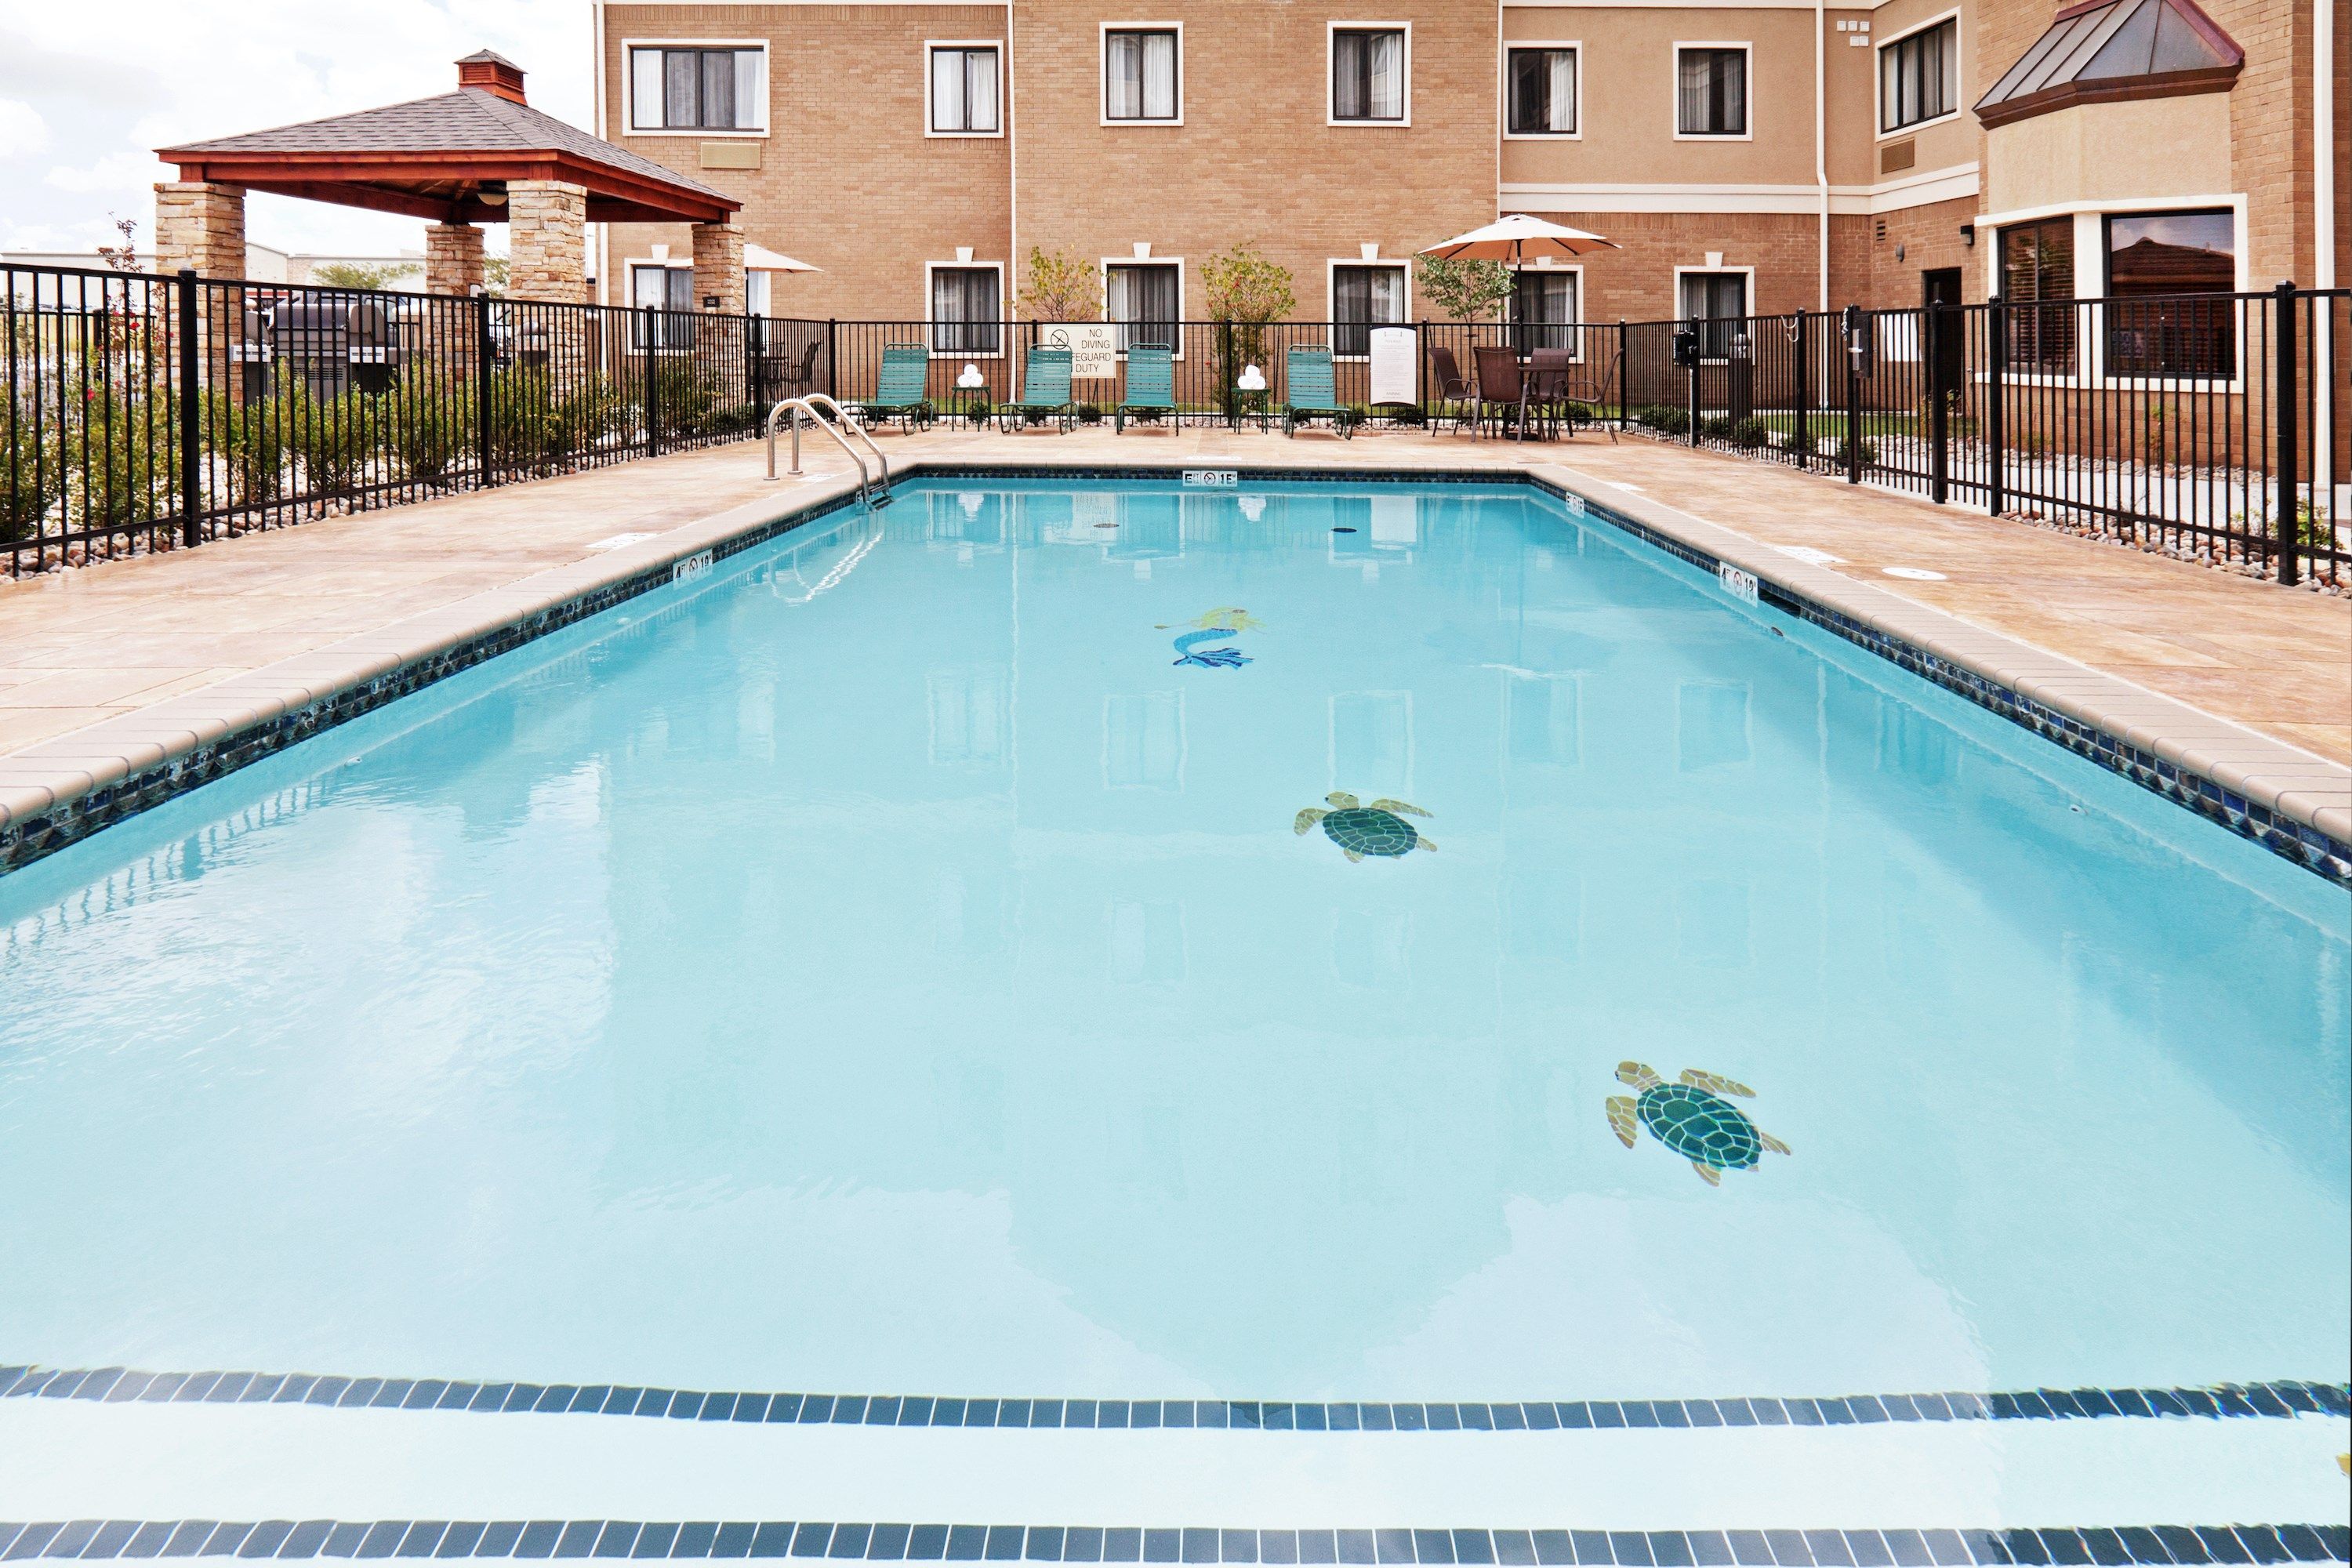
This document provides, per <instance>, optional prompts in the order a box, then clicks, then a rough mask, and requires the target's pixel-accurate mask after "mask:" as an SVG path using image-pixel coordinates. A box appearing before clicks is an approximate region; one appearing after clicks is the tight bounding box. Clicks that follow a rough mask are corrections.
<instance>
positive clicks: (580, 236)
mask: <svg viewBox="0 0 2352 1568" xmlns="http://www.w3.org/2000/svg"><path fill="white" fill-rule="evenodd" d="M507 241H508V245H507V294H508V296H509V298H511V299H516V300H551V301H555V302H558V303H562V304H566V305H582V304H585V303H587V301H588V191H587V188H586V187H585V186H583V185H573V184H565V183H564V182H563V181H561V180H509V181H508V182H507Z"/></svg>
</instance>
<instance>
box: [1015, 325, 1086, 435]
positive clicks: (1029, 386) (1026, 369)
mask: <svg viewBox="0 0 2352 1568" xmlns="http://www.w3.org/2000/svg"><path fill="white" fill-rule="evenodd" d="M1048 414H1050V415H1052V416H1054V422H1055V425H1056V426H1059V427H1060V428H1061V430H1062V431H1063V433H1064V434H1067V433H1068V432H1069V429H1070V427H1071V426H1074V425H1076V423H1077V422H1078V405H1077V404H1076V402H1075V401H1073V400H1072V399H1071V396H1070V351H1069V350H1067V349H1048V348H1038V347H1034V346H1033V347H1032V348H1031V349H1030V351H1029V355H1028V358H1027V359H1026V360H1024V362H1023V363H1022V366H1021V395H1020V396H1019V397H1017V398H1011V399H1008V400H1007V401H1005V402H1003V403H1000V404H998V405H996V419H997V425H998V427H999V428H1000V429H1001V428H1004V427H1006V426H1007V425H1008V423H1009V422H1011V421H1013V420H1020V421H1022V422H1023V423H1028V422H1030V421H1033V420H1039V419H1043V418H1044V417H1045V416H1046V415H1048Z"/></svg>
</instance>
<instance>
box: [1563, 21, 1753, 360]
mask: <svg viewBox="0 0 2352 1568" xmlns="http://www.w3.org/2000/svg"><path fill="white" fill-rule="evenodd" d="M1702 47H1712V46H1702ZM1749 119H1750V120H1751V121H1752V120H1753V119H1754V116H1752V115H1751V116H1750V117H1749ZM1701 140H1702V141H1712V140H1715V138H1712V137H1703V138H1701ZM1724 140H1726V141H1728V140H1729V138H1728V137H1726V138H1724ZM1694 272H1696V273H1701V274H1704V275H1705V276H1706V277H1709V278H1714V277H1719V276H1721V275H1722V274H1724V273H1727V272H1737V273H1739V274H1741V275H1742V276H1744V277H1745V278H1746V279H1747V282H1745V283H1744V284H1742V285H1741V286H1740V288H1741V295H1742V301H1741V302H1742V303H1744V304H1745V305H1747V307H1748V309H1747V310H1746V311H1745V312H1744V314H1745V315H1747V316H1748V318H1750V319H1753V318H1754V317H1755V315H1756V268H1754V267H1753V266H1748V267H1733V266H1730V265H1728V264H1727V265H1725V266H1722V267H1677V268H1675V315H1674V320H1675V325H1676V326H1680V325H1681V324H1682V323H1683V322H1685V321H1688V320H1690V318H1689V317H1687V316H1685V315H1684V314H1683V279H1684V277H1685V275H1686V274H1689V273H1694ZM1576 308H1577V310H1579V311H1582V310H1583V309H1584V302H1583V301H1582V300H1578V301H1577V307H1576ZM1699 363H1702V364H1728V363H1731V356H1730V355H1728V354H1701V355H1700V356H1699Z"/></svg>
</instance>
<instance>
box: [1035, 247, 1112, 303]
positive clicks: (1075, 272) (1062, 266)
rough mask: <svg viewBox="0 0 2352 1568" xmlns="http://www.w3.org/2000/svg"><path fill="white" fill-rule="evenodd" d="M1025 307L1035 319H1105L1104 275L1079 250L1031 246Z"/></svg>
mask: <svg viewBox="0 0 2352 1568" xmlns="http://www.w3.org/2000/svg"><path fill="white" fill-rule="evenodd" d="M1021 308H1022V309H1023V310H1026V311H1028V312H1029V319H1030V320H1031V321H1099V320H1100V319H1101V318H1102V311H1103V298H1102V278H1101V276H1100V274H1098V273H1097V271H1096V270H1095V268H1092V267H1089V266H1087V263H1086V262H1085V261H1084V260H1082V259H1081V258H1079V257H1078V256H1077V255H1076V253H1075V252H1073V251H1067V250H1054V251H1048V250H1044V249H1041V248H1039V247H1036V246H1031V247H1029V283H1028V286H1027V287H1026V288H1024V289H1022V290H1021Z"/></svg>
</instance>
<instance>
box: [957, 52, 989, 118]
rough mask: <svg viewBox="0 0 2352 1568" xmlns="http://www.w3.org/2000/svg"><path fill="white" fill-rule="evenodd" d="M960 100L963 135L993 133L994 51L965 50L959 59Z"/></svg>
mask: <svg viewBox="0 0 2352 1568" xmlns="http://www.w3.org/2000/svg"><path fill="white" fill-rule="evenodd" d="M963 97H964V110H965V120H964V129H965V130H967V131H993V130H995V129H996V51H995V50H994V49H966V50H965V51H964V55H963Z"/></svg>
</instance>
